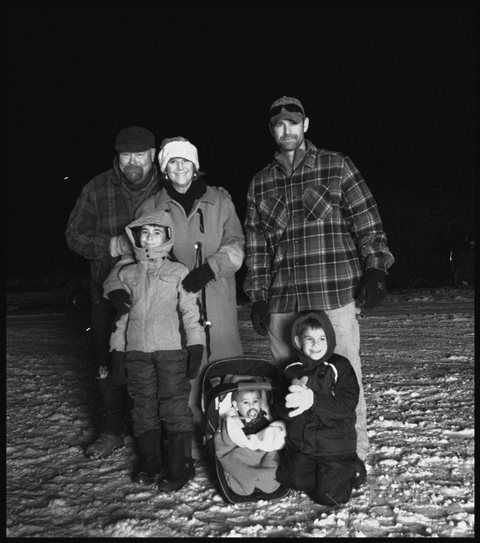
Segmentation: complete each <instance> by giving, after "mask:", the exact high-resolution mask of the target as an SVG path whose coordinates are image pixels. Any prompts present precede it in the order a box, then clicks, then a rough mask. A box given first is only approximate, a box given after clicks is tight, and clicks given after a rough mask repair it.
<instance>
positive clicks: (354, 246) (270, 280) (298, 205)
mask: <svg viewBox="0 0 480 543" xmlns="http://www.w3.org/2000/svg"><path fill="white" fill-rule="evenodd" d="M306 144H307V148H306V151H303V152H300V153H299V152H298V151H297V155H298V154H300V156H301V160H298V161H296V164H295V167H294V168H293V169H292V168H291V167H290V166H289V164H288V162H287V158H286V156H285V155H283V154H282V153H280V152H277V153H276V155H275V160H274V161H273V162H271V163H270V164H269V165H268V166H267V167H265V168H264V169H263V170H261V171H260V172H258V173H257V174H256V175H255V176H254V178H253V180H252V182H251V184H250V187H249V190H248V195H247V214H246V219H245V231H246V265H247V274H246V277H245V282H244V290H245V292H246V293H247V295H248V296H249V298H250V301H251V302H252V303H253V302H256V301H258V300H268V301H269V307H270V311H271V312H273V313H288V312H290V311H294V310H298V311H303V310H311V309H322V310H323V309H335V308H338V307H342V306H344V305H346V304H348V303H349V302H351V301H352V300H353V299H354V297H355V295H356V290H357V287H358V285H359V282H360V278H361V276H362V275H363V273H364V271H365V270H366V269H367V268H379V269H381V270H384V271H385V272H386V271H387V269H388V268H389V267H390V266H391V265H392V264H393V262H394V258H393V255H392V254H391V252H390V250H389V249H388V247H387V238H386V235H385V233H384V232H383V227H382V221H381V218H380V215H379V212H378V208H377V204H376V202H375V200H374V198H373V196H372V194H371V192H370V190H369V188H368V187H367V185H366V183H365V181H364V180H363V178H362V176H361V174H360V172H359V171H358V169H357V168H356V166H355V165H354V164H353V162H352V161H351V160H350V158H349V157H347V156H345V155H343V154H341V153H336V152H333V151H328V150H325V149H317V148H316V147H315V146H314V145H313V144H312V143H311V142H309V141H306Z"/></svg>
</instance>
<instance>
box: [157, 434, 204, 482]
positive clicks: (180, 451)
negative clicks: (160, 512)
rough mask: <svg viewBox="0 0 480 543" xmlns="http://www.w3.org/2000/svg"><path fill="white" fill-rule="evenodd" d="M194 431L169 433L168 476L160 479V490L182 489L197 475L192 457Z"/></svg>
mask: <svg viewBox="0 0 480 543" xmlns="http://www.w3.org/2000/svg"><path fill="white" fill-rule="evenodd" d="M192 436H193V434H192V432H179V433H177V434H175V433H170V432H169V434H168V442H169V445H168V451H167V453H168V469H167V477H166V478H165V479H164V480H163V481H160V483H159V484H158V490H159V491H160V492H174V491H175V490H180V489H181V488H182V487H183V486H184V485H186V484H187V482H188V481H189V480H190V479H193V478H194V477H195V468H194V467H193V458H192Z"/></svg>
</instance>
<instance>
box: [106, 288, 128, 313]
mask: <svg viewBox="0 0 480 543" xmlns="http://www.w3.org/2000/svg"><path fill="white" fill-rule="evenodd" d="M107 297H108V299H109V300H110V302H111V303H112V305H113V307H114V308H115V309H116V311H117V313H118V314H119V315H124V314H125V313H128V312H129V311H130V305H131V303H132V298H131V296H130V294H129V293H128V292H127V291H126V290H123V288H117V289H115V290H112V291H111V292H109V293H108V294H107Z"/></svg>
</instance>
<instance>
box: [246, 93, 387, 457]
mask: <svg viewBox="0 0 480 543" xmlns="http://www.w3.org/2000/svg"><path fill="white" fill-rule="evenodd" d="M309 122H310V121H309V118H308V117H307V116H306V114H305V109H304V107H303V105H302V103H301V102H300V100H298V99H297V98H293V97H289V96H282V97H281V98H279V99H278V100H275V101H274V102H273V104H272V105H271V106H270V109H269V115H268V123H269V129H270V133H271V135H272V136H273V138H274V140H275V143H276V144H277V147H278V149H277V152H276V153H275V156H274V159H273V161H272V162H270V163H269V164H268V165H267V166H266V167H265V168H263V169H262V170H261V171H259V172H258V173H257V174H256V175H255V176H254V178H253V180H252V182H251V184H250V187H249V190H248V195H247V213H246V219H245V232H246V266H247V274H246V277H245V283H244V290H245V292H246V293H247V295H248V296H249V298H250V301H251V303H252V309H251V318H252V323H253V326H254V328H255V330H256V332H257V333H259V334H261V335H267V334H268V336H269V339H270V349H271V353H272V358H273V361H274V363H275V364H276V365H277V366H279V367H284V366H285V365H287V364H288V363H289V362H294V361H295V352H294V351H293V349H292V345H291V342H290V329H291V325H292V323H293V321H294V320H295V319H296V318H297V316H298V313H299V312H303V311H315V310H323V311H325V312H326V313H327V315H328V316H329V318H330V321H331V322H332V325H333V328H334V330H335V335H336V339H337V348H336V350H335V352H337V353H338V354H341V355H343V356H345V357H346V358H348V359H349V360H350V362H351V364H352V366H353V368H354V369H355V373H356V375H357V379H358V382H359V386H360V397H359V402H358V405H357V410H356V412H357V424H356V430H357V454H358V456H359V458H360V459H361V460H363V461H364V460H365V458H366V456H367V452H368V436H367V423H366V405H365V398H364V394H363V386H362V378H361V366H360V353H359V349H360V334H359V326H358V321H357V315H358V313H359V312H360V310H361V309H371V308H373V307H375V306H377V305H378V304H380V303H381V302H382V300H383V298H384V297H385V292H386V289H385V276H386V275H387V270H388V268H389V267H390V266H391V265H392V264H393V262H394V258H393V256H392V254H391V252H390V250H389V248H388V246H387V238H386V235H385V233H384V231H383V227H382V221H381V218H380V215H379V212H378V208H377V204H376V202H375V200H374V198H373V196H372V194H371V192H370V190H369V188H368V187H367V185H366V183H365V181H364V180H363V178H362V176H361V174H360V172H359V171H358V169H357V168H356V166H355V165H354V164H353V162H352V160H351V159H350V158H349V157H348V156H346V155H343V154H341V153H338V152H334V151H328V150H326V149H320V148H317V147H316V146H315V145H314V144H313V143H312V142H311V141H309V140H307V139H306V138H305V133H306V132H307V130H308V127H309Z"/></svg>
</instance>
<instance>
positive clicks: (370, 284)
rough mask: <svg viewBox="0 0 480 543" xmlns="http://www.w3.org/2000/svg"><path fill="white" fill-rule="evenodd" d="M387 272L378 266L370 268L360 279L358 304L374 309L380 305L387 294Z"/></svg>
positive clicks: (363, 307) (361, 306)
mask: <svg viewBox="0 0 480 543" xmlns="http://www.w3.org/2000/svg"><path fill="white" fill-rule="evenodd" d="M386 276H387V274H386V273H385V272H384V271H383V270H379V269H377V268H368V270H367V271H366V272H365V275H364V276H363V277H362V279H361V281H360V287H359V291H358V296H357V297H356V304H357V306H358V307H360V308H362V309H373V308H374V307H377V306H379V305H380V304H381V303H382V302H383V300H384V298H385V296H386V294H387V287H386V283H385V278H386Z"/></svg>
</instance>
